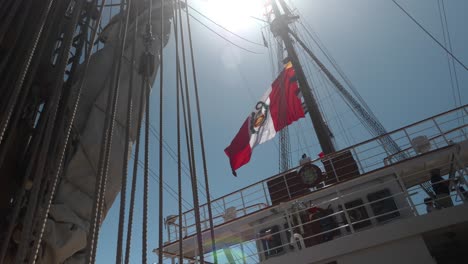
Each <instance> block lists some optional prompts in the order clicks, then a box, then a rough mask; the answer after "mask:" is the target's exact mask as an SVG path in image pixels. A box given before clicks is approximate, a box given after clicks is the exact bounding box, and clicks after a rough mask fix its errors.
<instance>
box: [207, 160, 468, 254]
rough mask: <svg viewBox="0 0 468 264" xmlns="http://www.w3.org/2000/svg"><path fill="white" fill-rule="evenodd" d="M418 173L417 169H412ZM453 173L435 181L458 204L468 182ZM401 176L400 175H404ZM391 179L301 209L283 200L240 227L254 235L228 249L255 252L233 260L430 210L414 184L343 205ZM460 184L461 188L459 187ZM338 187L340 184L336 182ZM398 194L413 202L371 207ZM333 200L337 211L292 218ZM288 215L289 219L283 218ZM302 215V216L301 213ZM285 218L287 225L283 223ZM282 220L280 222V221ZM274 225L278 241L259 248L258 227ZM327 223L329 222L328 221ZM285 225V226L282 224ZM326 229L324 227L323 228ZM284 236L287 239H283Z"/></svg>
mask: <svg viewBox="0 0 468 264" xmlns="http://www.w3.org/2000/svg"><path fill="white" fill-rule="evenodd" d="M444 166H450V163H447V164H445V165H444ZM430 170H431V169H427V170H425V172H427V173H429V172H430ZM415 173H418V172H415ZM455 174H458V175H455V176H454V177H452V178H450V177H445V178H444V180H442V181H440V182H437V183H441V182H447V183H451V188H452V189H451V190H452V191H451V193H450V195H449V197H450V199H451V200H452V202H453V206H458V205H461V204H464V203H465V202H466V201H467V200H466V199H467V197H468V192H467V191H466V190H468V189H466V188H468V185H467V184H466V182H467V176H468V175H467V173H466V171H465V168H457V170H456V172H455ZM411 176H412V175H407V176H405V177H411ZM405 177H402V178H405ZM392 181H393V182H394V183H398V184H399V183H400V182H401V179H399V177H398V176H397V175H395V179H393V180H392ZM392 181H386V182H381V183H377V184H374V185H371V186H369V187H366V188H362V189H359V190H357V191H355V192H350V193H346V194H344V195H339V193H340V192H341V191H343V190H340V189H338V190H336V192H337V196H336V197H334V198H332V199H327V200H323V201H321V202H318V203H315V202H313V203H310V204H309V206H304V207H303V208H302V209H300V210H297V208H296V207H294V208H293V207H286V205H288V204H289V205H291V203H288V204H285V205H284V206H282V207H281V206H280V209H279V210H278V212H277V214H276V215H275V216H271V217H269V218H268V219H266V220H264V221H262V222H261V223H258V224H256V225H253V226H250V227H249V229H250V230H247V229H243V233H249V232H254V233H257V236H256V237H255V239H251V240H243V239H242V238H241V239H239V238H237V240H238V241H239V240H240V241H241V242H239V244H237V245H234V246H231V247H230V248H229V249H230V250H235V251H236V252H242V251H243V250H242V248H245V247H246V246H249V245H250V246H251V245H255V246H256V249H257V250H255V251H254V252H250V254H245V252H243V254H242V256H241V257H239V258H238V259H237V260H238V262H237V261H236V263H244V260H245V259H248V260H249V261H247V263H259V262H261V261H262V260H264V259H265V255H267V256H269V257H275V256H274V255H272V254H271V252H275V251H278V250H281V251H296V250H302V249H304V247H303V246H301V244H302V243H304V245H305V247H306V248H308V247H313V246H315V245H318V244H322V243H326V242H329V241H332V240H335V239H339V238H340V237H343V236H347V235H351V234H354V233H357V232H362V231H365V230H370V229H372V228H375V227H379V226H382V225H385V224H388V223H391V222H393V221H397V220H399V219H403V218H405V219H407V218H409V217H416V216H421V215H425V214H430V212H428V211H426V206H427V205H426V204H425V203H424V201H423V198H425V197H426V196H425V192H424V189H422V187H420V186H415V187H414V188H413V189H412V190H410V191H408V190H407V189H406V188H404V187H402V188H401V191H399V192H395V193H392V194H391V195H388V196H385V197H382V198H380V199H376V200H373V201H367V202H365V203H362V204H360V205H357V206H352V207H346V206H344V204H345V202H346V201H349V198H350V197H356V196H361V197H362V196H363V195H362V194H368V193H370V192H372V191H373V190H380V189H382V188H384V187H385V186H388V185H389V183H391V182H392ZM460 187H462V188H463V189H462V188H460ZM337 188H339V186H337ZM414 197H418V199H414ZM400 198H403V199H405V200H414V202H412V203H409V202H408V203H406V205H404V206H399V207H397V208H395V209H393V210H387V211H385V212H382V213H378V214H375V213H373V211H372V206H373V205H376V204H378V203H380V202H383V201H386V200H389V199H392V200H398V199H400ZM442 199H446V198H433V201H434V202H435V203H437V201H440V200H442ZM302 202H306V203H305V204H307V202H308V201H302ZM330 204H334V205H335V207H334V208H340V207H336V205H341V209H338V210H336V211H333V212H332V213H329V214H327V215H325V216H322V217H318V218H314V219H310V218H309V220H306V221H301V220H299V221H293V220H291V219H298V218H297V217H298V216H301V215H302V216H303V215H307V214H309V211H310V209H311V208H314V207H323V208H326V207H327V206H328V205H330ZM362 208H364V210H366V214H367V217H363V218H361V219H359V220H353V217H352V216H351V215H352V214H353V211H356V210H359V209H362ZM444 209H446V208H440V209H434V210H444ZM385 216H392V217H389V218H388V219H385V220H384V221H378V219H379V218H380V219H381V218H382V217H385ZM286 219H288V220H286ZM302 219H304V217H302ZM327 221H328V222H329V223H332V224H331V225H332V226H331V227H330V226H328V227H326V228H323V227H322V226H321V227H320V228H321V229H322V230H320V231H318V232H314V233H313V234H305V233H304V232H301V231H300V230H301V229H302V230H304V229H307V227H308V226H309V227H310V226H312V225H320V224H321V223H323V222H327ZM285 222H287V225H286V224H284V226H283V223H285ZM366 222H368V224H366V225H365V226H362V227H359V228H357V227H356V226H357V225H359V224H362V223H366ZM280 223H281V224H280ZM275 225H280V228H279V230H278V231H277V232H273V233H268V239H269V240H271V239H275V237H277V238H278V237H279V239H280V242H281V243H276V244H277V245H276V246H273V247H269V248H268V249H267V250H262V249H261V248H260V247H258V245H262V243H264V241H263V240H265V236H263V235H262V234H261V233H260V232H259V230H262V229H265V228H269V227H272V226H275ZM329 225H330V224H329ZM283 227H284V228H283ZM323 229H325V230H323ZM294 234H299V235H300V236H296V237H300V239H301V240H302V241H300V244H299V245H298V243H297V242H298V241H297V240H296V239H291V237H292V238H294V237H295V236H294ZM285 238H286V239H285ZM211 257H212V256H211V254H207V255H206V258H207V259H210V258H211Z"/></svg>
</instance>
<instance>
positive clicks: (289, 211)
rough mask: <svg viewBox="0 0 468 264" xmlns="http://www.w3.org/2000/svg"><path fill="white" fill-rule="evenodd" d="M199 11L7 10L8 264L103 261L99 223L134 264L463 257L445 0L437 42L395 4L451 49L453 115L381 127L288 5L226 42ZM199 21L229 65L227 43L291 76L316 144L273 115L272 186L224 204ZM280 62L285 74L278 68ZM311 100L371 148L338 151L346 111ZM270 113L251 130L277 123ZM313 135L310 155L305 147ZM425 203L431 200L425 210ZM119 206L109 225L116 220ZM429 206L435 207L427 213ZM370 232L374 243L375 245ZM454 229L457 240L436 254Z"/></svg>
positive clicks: (460, 135)
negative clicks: (297, 160)
mask: <svg viewBox="0 0 468 264" xmlns="http://www.w3.org/2000/svg"><path fill="white" fill-rule="evenodd" d="M193 2H194V3H192V1H190V3H189V1H181V0H172V1H170V0H151V1H144V0H127V1H106V0H69V1H56V0H44V1H34V2H32V1H25V0H22V1H13V0H7V1H4V2H3V3H1V4H0V7H1V8H0V10H1V11H0V22H1V23H0V54H2V56H1V58H0V82H1V91H0V94H1V95H2V96H1V99H0V101H1V105H0V107H1V114H0V171H1V179H0V180H1V186H2V192H1V193H2V197H1V200H0V203H1V208H0V209H1V211H2V218H1V219H0V221H1V222H0V223H1V230H0V233H1V234H2V241H1V244H0V262H1V263H25V262H27V263H95V262H97V260H98V259H99V246H98V245H102V244H103V243H105V242H102V241H103V238H102V236H100V233H102V230H101V229H102V228H105V225H104V226H103V222H104V219H109V214H110V215H113V216H115V219H114V221H113V222H112V224H111V225H113V227H112V228H113V233H115V234H116V236H114V237H116V239H114V242H115V245H113V246H114V247H115V262H116V263H122V262H124V263H132V262H134V261H133V256H135V255H138V256H139V259H141V262H142V263H148V262H150V261H152V259H154V256H156V257H157V263H161V264H162V263H175V262H178V263H284V262H285V261H287V260H289V259H290V258H293V259H295V262H297V263H302V262H304V263H306V262H307V263H353V262H352V259H353V257H356V256H358V257H360V258H362V259H363V260H365V261H367V262H368V263H375V261H376V259H375V256H374V255H372V254H367V253H362V252H363V250H364V249H368V248H372V249H373V250H374V251H373V252H377V253H376V254H377V255H380V256H386V254H387V255H388V253H389V252H388V249H392V248H394V249H398V250H403V248H404V247H405V246H404V245H406V246H407V248H410V249H414V250H413V254H414V255H415V256H416V259H417V260H418V261H421V263H423V262H424V263H429V262H428V261H433V263H441V264H444V263H453V261H460V259H461V258H462V257H463V256H462V254H461V253H460V252H461V251H460V248H459V247H460V246H459V245H465V243H466V242H467V241H466V237H465V238H464V237H463V234H464V232H465V231H464V230H466V226H467V223H468V215H467V214H466V210H465V209H466V208H465V207H466V205H465V201H466V197H467V194H466V189H468V186H467V176H468V173H467V169H466V168H467V164H468V145H467V142H468V138H467V134H468V132H467V124H466V116H467V115H468V106H467V105H466V104H465V105H464V102H466V100H464V99H463V98H464V97H463V95H464V94H463V92H462V91H463V90H461V88H460V87H462V83H463V78H465V77H466V73H467V71H468V68H467V67H466V66H465V64H464V60H463V59H461V58H462V57H458V56H457V54H456V52H455V51H454V48H453V46H452V37H453V34H452V37H451V35H450V33H449V32H450V31H449V25H448V20H447V16H446V9H445V8H446V6H445V4H444V1H443V0H438V1H437V8H438V11H439V15H440V22H441V25H442V27H443V41H440V40H439V39H438V38H437V37H436V36H434V35H433V34H432V33H431V32H430V31H429V30H427V29H426V27H425V26H424V25H423V24H422V23H420V22H419V21H418V20H417V19H416V18H415V17H414V16H413V15H412V14H411V13H410V12H408V11H407V9H405V7H404V5H401V4H400V3H399V1H395V0H392V1H391V2H392V3H393V4H394V7H395V8H396V10H399V12H401V14H402V15H404V16H405V18H407V19H409V21H410V23H412V24H411V25H414V26H415V27H416V28H418V30H419V31H421V32H422V33H423V34H424V36H425V37H427V38H428V39H429V40H430V41H431V43H434V45H435V46H437V48H438V49H439V50H441V51H442V52H444V56H446V59H447V62H448V68H449V73H450V85H451V88H452V95H453V100H454V102H455V106H456V108H454V109H453V110H449V111H446V112H443V113H442V114H437V115H433V116H432V117H429V118H427V119H423V120H422V121H418V122H415V123H413V124H411V125H408V126H405V127H403V128H399V129H396V130H393V131H390V132H388V131H387V130H386V129H385V128H384V126H383V124H382V123H381V122H380V121H379V119H378V118H377V115H376V114H374V112H373V111H372V110H371V107H369V105H368V104H367V103H366V102H365V101H364V99H363V97H362V96H361V95H360V94H359V92H358V89H357V88H355V87H354V85H353V84H352V83H351V81H350V79H349V78H348V77H347V76H346V75H345V74H344V71H343V70H341V68H340V67H339V66H338V64H337V63H336V61H335V60H334V59H333V57H332V56H331V54H330V53H329V52H328V51H327V49H326V48H325V46H324V45H323V44H321V41H320V39H319V38H318V37H317V35H316V33H315V32H313V31H312V30H311V28H310V27H309V26H307V25H306V24H305V23H306V22H305V21H302V19H303V18H304V16H303V15H302V14H301V12H299V10H297V9H294V8H292V7H291V3H290V1H288V2H287V1H285V0H273V1H266V3H265V4H264V9H265V10H264V11H265V13H264V15H265V17H262V18H258V17H253V18H249V19H251V20H257V21H260V22H258V23H259V24H257V25H261V26H260V27H261V33H259V32H257V33H258V34H257V36H259V38H258V39H259V40H252V39H251V38H250V37H246V36H244V35H243V34H241V33H236V32H233V31H232V30H230V29H229V26H223V25H221V23H218V22H216V19H215V18H213V19H212V18H211V17H210V16H209V15H206V14H204V12H202V11H199V7H198V5H197V4H196V3H195V1H193ZM208 2H209V1H208ZM208 2H207V3H208ZM228 2H229V1H226V6H225V7H223V6H222V5H221V8H225V9H228V8H229V5H230V4H232V3H230V2H229V5H228V4H227V3H228ZM243 2H245V1H243ZM208 4H209V3H208ZM262 5H263V4H262ZM202 6H203V5H202ZM241 9H242V8H240V9H239V8H236V9H234V8H233V9H232V10H231V11H232V12H234V11H236V12H237V11H239V12H240V10H241ZM200 10H201V9H200ZM230 15H232V14H230ZM249 15H250V14H249ZM232 21H235V20H232V18H231V22H232ZM195 25H197V26H201V27H202V28H203V29H205V30H209V31H210V34H211V33H214V34H215V35H214V36H215V37H216V38H220V39H222V41H226V43H227V45H230V48H229V50H230V54H231V53H232V54H234V56H233V57H232V56H231V55H228V56H227V57H228V60H232V58H234V60H235V59H236V56H235V54H236V53H235V52H232V49H233V48H236V50H239V51H242V52H245V53H248V54H250V55H251V56H258V55H259V54H261V53H262V52H268V53H269V59H270V60H271V72H272V76H273V79H275V78H278V79H277V80H280V81H279V83H280V85H279V86H277V88H278V89H279V90H280V91H282V92H283V93H285V92H284V91H285V90H286V89H288V88H287V86H288V84H287V83H285V82H283V81H284V79H285V77H284V76H285V75H286V70H287V69H289V74H291V73H292V72H291V71H293V72H294V74H291V76H293V77H294V78H291V80H292V81H291V82H293V83H294V85H296V86H297V87H298V89H299V91H300V93H297V94H296V95H298V96H299V98H302V99H303V111H304V113H305V114H306V115H308V117H307V119H310V120H309V122H307V123H305V122H303V120H299V121H298V122H297V125H298V126H306V125H305V124H307V127H308V128H309V130H311V129H313V131H315V135H316V136H313V135H311V134H312V133H309V132H307V133H305V132H304V131H306V130H307V129H303V128H302V127H299V129H298V128H297V126H294V124H293V125H291V128H288V126H287V125H288V124H289V123H291V122H289V121H287V120H285V118H286V116H287V115H288V113H287V111H286V110H284V111H280V112H281V114H280V115H279V119H278V120H279V121H278V122H280V125H279V126H280V127H284V128H283V129H280V130H281V131H279V134H280V135H279V140H278V145H279V146H277V152H278V157H279V160H278V167H279V174H277V175H275V176H272V177H268V178H266V179H261V180H260V181H256V182H255V181H253V180H251V182H254V183H253V184H251V185H249V186H247V187H244V188H241V189H239V190H237V191H234V192H232V193H230V194H228V195H224V196H222V197H220V198H217V199H213V198H212V197H213V196H214V195H213V193H212V192H213V191H218V190H217V189H218V186H219V184H220V183H219V180H214V179H213V178H214V175H213V171H212V170H211V168H212V167H213V165H211V161H210V160H211V159H213V156H221V155H219V154H216V155H213V154H212V153H211V152H213V147H212V146H213V144H215V145H216V146H217V147H218V148H217V149H219V153H221V149H222V148H221V147H219V146H218V143H219V141H218V140H217V139H216V138H215V137H216V135H215V134H214V133H212V131H213V130H218V131H222V130H223V129H220V128H219V127H214V126H212V125H210V124H207V123H206V117H207V116H210V115H211V116H213V115H214V116H216V114H213V113H216V112H217V111H211V113H210V111H206V109H207V108H206V103H207V101H208V102H209V101H213V102H210V103H212V104H213V105H216V104H217V103H218V102H214V101H217V100H216V95H224V94H226V96H227V97H229V96H234V95H233V93H232V91H229V90H228V89H226V88H225V87H217V88H216V89H213V91H211V92H212V97H211V98H210V99H207V98H204V97H203V96H206V94H207V90H208V89H207V82H206V81H205V80H206V79H209V77H207V75H206V73H205V74H203V73H202V72H203V71H201V70H200V68H201V67H206V65H204V64H203V63H201V62H202V61H206V58H204V57H203V56H202V55H203V54H206V53H203V50H206V49H207V50H210V48H211V45H210V43H209V41H207V43H205V42H203V44H206V45H204V47H203V48H204V49H203V50H202V49H201V47H199V46H197V43H198V44H199V42H197V37H198V36H199V34H200V31H199V30H198V28H196V27H195ZM210 25H211V26H210ZM220 32H222V33H220ZM260 36H261V38H260ZM234 39H235V40H234ZM311 42H315V43H316V45H315V47H314V48H312V45H310V44H311ZM239 43H241V44H239ZM317 48H318V50H317ZM205 52H206V51H205ZM222 57H226V54H223V56H222ZM249 60H250V58H249ZM288 62H290V63H291V65H292V68H287V67H289V66H287V67H286V68H283V64H287V63H288ZM235 64H236V63H235ZM330 66H331V67H330ZM226 67H231V66H229V65H227V66H226ZM235 67H236V68H237V70H238V71H239V75H240V77H241V78H239V79H243V81H244V84H245V86H247V88H248V87H250V85H248V84H246V81H245V78H244V76H243V74H242V70H241V69H239V68H240V67H239V65H238V64H237V65H235ZM209 68H211V69H212V72H211V74H214V75H216V74H217V71H216V69H214V68H216V67H214V68H212V67H209ZM460 70H461V71H463V72H462V74H460V73H461V71H460ZM288 76H289V75H288ZM291 76H290V77H291ZM225 79H226V81H225V83H223V82H221V84H223V85H224V84H225V85H226V86H228V81H227V80H228V78H227V77H226V78H225ZM296 79H297V82H296ZM287 80H288V81H290V80H289V79H287ZM317 80H319V81H320V82H321V84H320V83H319V82H317ZM155 83H156V84H155ZM261 83H262V84H265V83H268V82H265V80H262V81H261ZM153 84H155V85H153ZM218 86H219V85H218ZM221 86H222V85H221ZM153 87H154V88H153ZM319 87H320V88H319ZM248 89H250V88H248ZM232 90H234V89H232ZM249 92H250V93H251V92H252V91H251V90H249ZM321 93H328V97H332V93H333V96H334V97H336V98H339V99H340V100H341V102H343V103H342V104H343V105H346V106H347V107H348V108H347V110H348V111H350V112H352V113H353V114H354V115H355V118H356V120H357V122H358V123H359V125H360V126H362V127H363V128H365V130H366V131H367V133H368V134H369V135H370V137H371V138H370V139H369V138H366V140H364V141H363V142H360V143H358V142H359V141H360V140H359V141H358V142H353V143H352V144H351V142H347V144H344V143H342V142H340V143H339V142H338V138H337V135H338V130H342V132H343V133H344V134H347V135H350V133H349V131H347V129H345V128H344V127H343V123H342V120H341V119H343V116H341V117H338V118H339V119H340V120H339V122H336V123H337V124H338V125H336V124H335V125H334V124H333V122H332V120H331V118H330V112H331V111H330V110H333V111H335V112H336V111H337V110H336V109H337V107H336V106H335V105H334V103H333V101H332V100H331V99H330V98H329V99H330V101H329V102H328V103H327V102H325V99H326V97H327V96H325V97H324V96H323V94H321ZM151 95H153V99H151V98H152V97H151ZM252 97H253V96H252ZM324 98H325V99H324ZM336 98H335V99H336ZM296 99H297V98H296ZM252 100H255V98H252ZM279 101H280V102H282V101H281V100H279ZM203 102H205V104H203ZM223 102H224V104H225V105H226V108H227V107H231V108H232V105H230V102H229V101H223ZM288 104H289V102H288ZM222 106H223V107H224V105H222ZM257 106H258V103H257ZM266 107H268V105H267V106H266ZM282 107H285V105H283V106H280V107H279V109H283V108H282ZM265 109H266V108H265ZM265 109H264V108H261V111H260V112H258V113H257V114H258V115H256V116H255V117H256V119H255V122H256V123H255V125H256V126H257V125H258V126H260V127H261V126H262V125H263V124H264V120H265V119H266V118H267V117H269V116H268V114H267V112H266V111H267V110H265ZM284 109H287V106H286V108H284ZM218 111H219V109H218ZM262 111H263V112H262ZM207 112H208V113H207ZM223 115H226V116H227V114H226V113H224V112H223ZM236 115H237V114H236ZM216 117H217V119H218V120H219V119H220V118H219V116H216ZM310 121H311V122H310ZM156 123H157V126H155V125H153V124H156ZM219 123H222V122H219ZM224 123H227V122H224ZM290 129H291V130H290ZM292 129H296V133H295V135H296V137H297V141H298V144H297V145H296V147H297V148H298V149H297V151H295V150H293V151H292V150H291V141H292V140H293V137H291V135H292V134H293V133H292ZM297 130H299V132H297ZM301 137H302V138H301ZM315 138H316V140H317V146H315V148H313V150H312V148H311V147H310V144H309V143H307V142H309V141H312V140H315ZM223 139H224V140H225V139H226V137H224V138H223ZM360 139H362V138H360ZM301 141H302V142H301ZM348 141H349V140H348ZM212 142H217V143H212ZM226 144H227V142H226ZM314 151H315V152H314ZM258 152H260V149H258ZM302 152H304V153H305V152H307V153H309V155H311V156H312V158H311V159H309V160H307V161H305V162H301V163H302V164H301V165H300V166H295V165H294V163H293V162H292V161H291V159H292V158H291V157H292V155H293V153H294V155H296V154H297V153H302ZM319 152H321V153H320V154H319ZM317 154H319V156H318V158H313V157H315V155H317ZM297 156H299V155H297ZM155 157H157V158H155ZM170 159H172V160H173V161H174V163H169V162H168V160H170ZM249 159H250V156H249ZM218 162H219V160H218ZM154 164H156V165H154ZM170 164H172V165H170ZM174 164H175V165H174ZM244 164H245V163H244ZM152 165H153V166H152ZM231 166H232V162H231ZM248 166H251V165H248ZM152 167H157V171H156V170H153V169H152ZM226 168H227V167H226ZM226 168H224V171H229V169H226ZM233 170H234V168H233ZM252 172H253V171H252V170H250V173H252ZM254 172H257V171H255V170H254ZM216 173H219V171H216ZM244 173H245V170H244V168H243V169H242V174H244ZM225 174H226V173H225ZM184 175H185V176H186V177H187V179H188V181H187V180H185V179H183V176H184ZM241 177H244V175H242V176H240V177H239V178H241ZM150 180H154V183H155V184H153V182H151V181H150ZM213 182H215V183H217V184H213ZM156 185H157V186H156ZM151 186H153V188H151ZM440 186H446V187H447V188H446V189H447V190H448V192H441V189H444V188H442V187H440ZM444 190H445V189H444ZM119 193H120V195H119ZM167 194H169V195H171V196H172V197H169V196H167ZM218 194H219V193H218ZM156 195H157V197H156ZM426 196H427V197H428V198H427V199H430V201H431V202H432V205H429V203H427V204H426V203H423V202H421V201H418V199H419V200H421V197H426ZM117 197H118V198H117ZM168 198H174V200H175V201H176V202H174V203H170V202H168V200H169V199H168ZM117 201H118V203H117ZM155 201H157V203H156V202H155ZM112 204H114V207H113V208H115V209H114V210H115V212H118V214H115V213H112V212H110V210H111V207H112ZM424 206H427V207H426V209H425V210H427V212H429V211H431V210H434V211H436V212H434V213H427V214H426V213H425V212H423V210H424V209H421V208H423V207H424ZM431 206H432V207H431ZM168 207H173V208H168ZM431 208H432V209H431ZM152 209H154V210H152ZM156 210H157V213H156ZM168 212H169V213H168ZM151 214H155V215H157V217H153V216H151ZM444 215H445V216H446V217H445V218H444ZM106 216H107V217H106ZM151 219H152V220H151ZM156 219H157V221H156ZM107 221H109V220H107ZM428 223H430V224H428ZM408 227H412V229H411V232H406V233H404V232H401V230H406V229H407V228H408ZM156 229H157V230H156ZM137 233H140V234H137ZM376 234H379V235H381V239H380V240H375V239H372V238H373V237H375V236H376ZM390 234H392V235H390ZM446 234H454V235H451V237H450V238H449V241H448V242H446V243H445V244H442V242H440V241H441V237H443V236H445V235H446ZM135 236H137V237H138V238H140V242H138V243H136V242H135ZM152 236H154V237H156V236H157V242H154V239H153V237H152ZM360 237H361V238H365V239H362V241H363V242H362V243H361V242H359V243H357V242H356V241H359V238H360ZM104 239H106V240H105V241H108V239H107V238H104ZM150 241H151V242H150ZM395 241H403V242H401V243H399V244H398V243H396V242H395ZM154 243H156V244H154ZM135 244H136V246H135ZM346 244H347V246H346ZM402 245H403V246H402ZM154 246H155V247H156V248H155V249H154V250H153V252H154V253H155V254H154V256H153V255H152V253H151V250H152V249H153V248H152V247H154ZM333 248H337V249H339V250H337V252H338V251H339V253H337V252H335V253H332V251H331V249H333ZM137 250H140V251H141V252H139V253H136V251H137ZM149 254H151V255H149ZM448 255H450V257H448ZM113 257H114V256H112V258H113ZM399 257H401V256H395V258H396V259H398V258H399ZM404 261H405V260H404V259H400V260H399V262H401V263H405V262H404ZM451 261H452V262H451ZM107 262H113V260H108V259H107V260H106V263H107ZM138 262H140V261H138ZM367 262H366V263H367ZM412 263H414V262H412Z"/></svg>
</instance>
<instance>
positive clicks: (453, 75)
mask: <svg viewBox="0 0 468 264" xmlns="http://www.w3.org/2000/svg"><path fill="white" fill-rule="evenodd" d="M437 7H438V11H439V18H440V24H441V26H442V34H443V36H444V45H447V39H448V47H449V49H450V51H452V42H451V40H450V31H449V28H448V23H447V16H446V12H445V4H444V1H443V0H437ZM447 63H448V69H449V74H450V85H451V87H452V95H453V100H454V102H455V107H457V106H458V105H461V96H460V86H459V84H458V76H457V71H456V69H455V63H454V61H453V60H451V58H450V56H449V55H448V54H447ZM452 69H453V70H452ZM456 92H458V98H459V100H460V102H459V101H458V100H457V95H456Z"/></svg>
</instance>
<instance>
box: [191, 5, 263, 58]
mask: <svg viewBox="0 0 468 264" xmlns="http://www.w3.org/2000/svg"><path fill="white" fill-rule="evenodd" d="M186 13H187V16H190V17H192V18H193V19H194V20H195V21H197V22H198V23H200V24H201V25H202V26H204V27H205V28H206V29H208V30H209V31H211V32H213V33H214V34H216V35H217V36H218V37H220V38H222V39H224V40H225V41H227V42H229V43H230V44H231V45H233V46H236V47H238V48H239V49H241V50H244V51H247V52H250V53H253V54H263V53H260V52H255V51H252V50H249V49H246V48H244V47H241V46H239V45H237V44H236V43H234V42H232V41H230V40H229V39H227V38H225V37H224V36H223V35H221V34H219V33H218V32H216V31H214V30H213V29H211V28H210V27H209V26H207V25H205V24H203V22H201V21H200V20H198V19H197V18H196V17H194V16H192V15H188V10H187V11H186Z"/></svg>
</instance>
